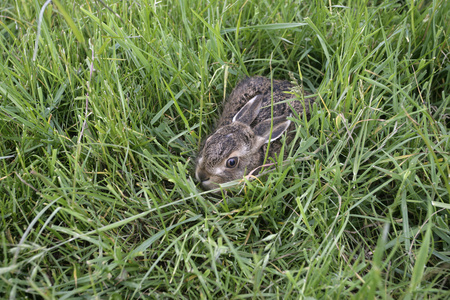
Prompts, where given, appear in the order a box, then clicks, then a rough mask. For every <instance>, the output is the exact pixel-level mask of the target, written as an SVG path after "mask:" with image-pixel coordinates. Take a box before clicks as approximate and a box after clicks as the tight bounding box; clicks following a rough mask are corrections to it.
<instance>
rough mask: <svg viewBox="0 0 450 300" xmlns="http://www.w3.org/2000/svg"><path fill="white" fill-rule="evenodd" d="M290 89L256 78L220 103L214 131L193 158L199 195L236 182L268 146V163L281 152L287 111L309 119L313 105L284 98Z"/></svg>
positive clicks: (257, 163) (288, 125)
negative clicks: (219, 113) (219, 111)
mask: <svg viewBox="0 0 450 300" xmlns="http://www.w3.org/2000/svg"><path fill="white" fill-rule="evenodd" d="M293 87H294V86H293V85H292V84H291V83H290V82H288V81H283V80H273V82H272V84H271V80H270V79H268V78H265V77H259V76H257V77H250V78H246V79H244V80H242V81H241V82H239V83H238V85H237V86H236V88H235V89H234V90H233V91H232V92H231V94H230V96H229V97H228V99H227V100H226V102H225V105H224V108H223V112H222V115H221V117H220V119H219V122H218V125H217V129H216V131H215V132H214V133H213V134H212V135H211V136H209V137H208V138H207V139H206V141H205V143H204V145H203V148H202V149H200V153H199V156H198V158H197V166H196V170H195V176H196V177H197V180H198V181H200V182H201V184H202V186H203V187H204V188H205V189H207V190H209V189H214V188H217V187H218V184H221V183H224V182H228V181H232V180H235V179H240V178H242V177H243V176H245V175H246V174H247V173H248V172H251V171H252V170H254V169H256V168H258V167H259V166H261V165H262V164H263V161H264V157H265V153H266V151H267V143H268V142H269V140H270V146H269V150H268V151H269V152H268V157H275V154H276V153H278V152H279V150H280V148H281V146H282V144H281V142H280V141H279V140H277V139H278V138H279V137H280V136H281V135H282V134H283V133H284V132H285V131H286V130H288V128H289V129H290V130H292V129H294V124H292V125H291V121H290V120H288V119H287V117H289V116H290V115H291V114H292V111H291V107H292V108H293V109H294V110H295V111H296V112H297V113H298V114H300V115H301V114H302V113H303V112H304V109H305V112H306V113H309V104H310V103H312V102H313V100H311V99H307V100H305V103H302V101H299V99H295V96H294V95H293V94H289V93H286V92H289V91H290V89H291V88H293ZM272 97H273V104H274V105H273V118H272V117H271V116H272V109H271V103H272ZM289 99H292V101H289ZM286 100H288V101H286ZM280 102H282V103H280ZM293 115H295V114H293ZM292 137H293V133H291V134H288V141H289V140H291V139H292Z"/></svg>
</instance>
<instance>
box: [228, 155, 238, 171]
mask: <svg viewBox="0 0 450 300" xmlns="http://www.w3.org/2000/svg"><path fill="white" fill-rule="evenodd" d="M238 162H239V158H237V157H232V158H229V159H228V160H227V164H226V165H227V168H234V167H236V166H237V164H238Z"/></svg>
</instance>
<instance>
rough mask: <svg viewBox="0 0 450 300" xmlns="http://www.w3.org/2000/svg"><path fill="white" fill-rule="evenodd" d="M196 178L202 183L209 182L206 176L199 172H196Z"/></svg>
mask: <svg viewBox="0 0 450 300" xmlns="http://www.w3.org/2000/svg"><path fill="white" fill-rule="evenodd" d="M197 178H198V180H199V181H200V182H204V181H208V180H209V177H208V174H206V173H203V172H200V171H199V172H197Z"/></svg>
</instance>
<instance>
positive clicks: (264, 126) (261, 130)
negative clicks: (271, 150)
mask: <svg viewBox="0 0 450 300" xmlns="http://www.w3.org/2000/svg"><path fill="white" fill-rule="evenodd" d="M272 123H273V126H272ZM289 125H291V120H288V119H286V116H280V117H276V118H273V121H272V120H271V119H267V120H264V121H262V122H261V123H259V124H258V125H256V126H255V128H254V131H255V133H256V135H257V136H258V140H259V142H260V143H261V146H262V145H263V144H265V143H268V142H269V137H270V141H271V142H273V141H275V140H276V139H278V138H279V137H280V136H281V135H282V134H283V133H284V132H285V131H286V130H287V129H288V128H289ZM270 129H272V135H270V132H271V130H270Z"/></svg>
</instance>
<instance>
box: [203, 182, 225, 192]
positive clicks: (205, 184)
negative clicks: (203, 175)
mask: <svg viewBox="0 0 450 300" xmlns="http://www.w3.org/2000/svg"><path fill="white" fill-rule="evenodd" d="M201 185H202V187H203V188H204V189H205V190H207V191H209V190H214V189H217V188H219V187H220V185H219V184H218V183H215V182H212V181H211V180H206V181H202V182H201Z"/></svg>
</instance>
